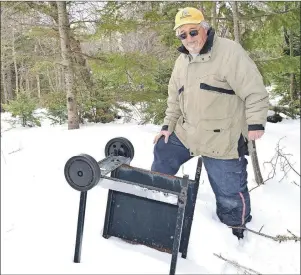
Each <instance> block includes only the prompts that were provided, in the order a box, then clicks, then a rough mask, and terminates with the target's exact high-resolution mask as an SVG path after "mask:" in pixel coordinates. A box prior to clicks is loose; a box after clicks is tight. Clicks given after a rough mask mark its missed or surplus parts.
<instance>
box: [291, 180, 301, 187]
mask: <svg viewBox="0 0 301 275" xmlns="http://www.w3.org/2000/svg"><path fill="white" fill-rule="evenodd" d="M292 183H293V184H295V185H297V186H299V187H300V185H299V184H298V183H297V182H295V181H292Z"/></svg>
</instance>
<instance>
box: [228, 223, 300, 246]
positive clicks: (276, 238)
mask: <svg viewBox="0 0 301 275" xmlns="http://www.w3.org/2000/svg"><path fill="white" fill-rule="evenodd" d="M229 227H230V228H237V229H244V230H247V231H250V232H251V233H254V234H256V235H259V236H262V237H265V238H268V239H272V240H274V241H276V242H279V243H281V242H285V241H295V242H300V240H301V238H300V237H298V236H296V235H294V234H292V233H291V232H290V231H289V230H288V229H287V231H288V232H289V233H290V234H291V235H292V236H287V235H277V236H271V235H267V234H264V233H261V232H260V231H261V230H262V227H263V226H262V227H261V229H260V231H259V232H257V231H255V230H252V229H249V228H248V227H246V226H229Z"/></svg>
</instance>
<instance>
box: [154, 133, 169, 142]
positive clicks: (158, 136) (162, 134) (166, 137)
mask: <svg viewBox="0 0 301 275" xmlns="http://www.w3.org/2000/svg"><path fill="white" fill-rule="evenodd" d="M170 135H171V133H170V132H168V131H161V132H160V133H159V134H158V135H156V136H155V139H154V144H156V143H157V142H158V140H159V138H160V137H162V136H165V139H164V140H165V143H167V142H168V138H169V136H170Z"/></svg>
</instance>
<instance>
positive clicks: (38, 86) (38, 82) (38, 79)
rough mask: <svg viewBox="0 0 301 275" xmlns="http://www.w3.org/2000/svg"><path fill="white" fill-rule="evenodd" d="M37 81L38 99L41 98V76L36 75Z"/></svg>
mask: <svg viewBox="0 0 301 275" xmlns="http://www.w3.org/2000/svg"><path fill="white" fill-rule="evenodd" d="M36 80H37V89H38V98H39V99H40V98H41V85H40V76H39V74H37V75H36Z"/></svg>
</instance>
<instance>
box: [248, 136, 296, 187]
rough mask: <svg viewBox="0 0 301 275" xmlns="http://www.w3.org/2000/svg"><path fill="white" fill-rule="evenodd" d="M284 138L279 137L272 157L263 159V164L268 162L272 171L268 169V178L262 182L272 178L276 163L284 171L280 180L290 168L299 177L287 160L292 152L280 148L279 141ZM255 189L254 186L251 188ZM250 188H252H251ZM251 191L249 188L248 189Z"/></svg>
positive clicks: (274, 174) (274, 173)
mask: <svg viewBox="0 0 301 275" xmlns="http://www.w3.org/2000/svg"><path fill="white" fill-rule="evenodd" d="M283 138H285V137H282V138H281V139H279V141H278V143H277V146H276V148H275V151H276V153H275V155H274V156H273V157H272V159H271V160H270V161H265V162H264V163H263V165H265V164H270V165H271V166H272V171H270V173H269V175H268V178H267V179H266V180H264V182H263V183H265V182H266V181H268V180H270V179H272V178H274V177H275V176H276V169H277V165H278V164H279V165H280V171H282V172H283V173H284V175H283V177H282V178H281V180H280V182H281V181H282V180H283V179H284V178H285V177H286V176H287V174H288V173H289V172H290V171H291V170H292V171H294V172H295V173H296V174H297V175H298V176H299V177H300V173H299V172H298V171H296V169H295V168H294V167H293V165H292V164H291V163H290V161H289V158H288V157H289V156H292V154H286V153H284V152H283V148H280V145H279V144H280V141H281V140H282V139H283ZM253 189H255V188H253ZM253 189H252V190H253ZM250 191H251V190H250Z"/></svg>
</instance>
